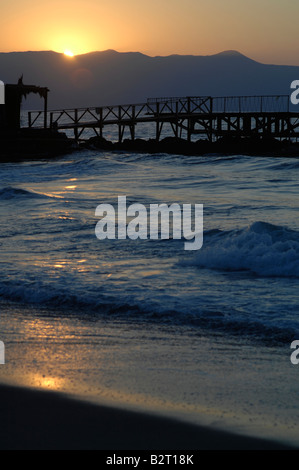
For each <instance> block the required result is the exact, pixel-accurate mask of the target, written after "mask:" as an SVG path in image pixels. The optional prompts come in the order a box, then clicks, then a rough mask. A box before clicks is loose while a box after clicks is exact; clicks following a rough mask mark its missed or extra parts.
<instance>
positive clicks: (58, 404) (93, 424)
mask: <svg viewBox="0 0 299 470" xmlns="http://www.w3.org/2000/svg"><path fill="white" fill-rule="evenodd" d="M0 416H1V424H2V425H1V427H0V449H1V450H131V449H134V450H166V449H171V450H178V449H180V450H194V449H196V450H292V449H296V447H292V446H291V445H287V444H283V443H280V442H276V441H274V440H264V439H260V438H254V437H247V436H243V435H239V434H233V433H230V432H227V431H222V430H216V429H213V428H210V427H207V426H200V425H193V424H191V423H186V422H183V421H180V420H178V419H173V418H168V417H164V416H162V415H158V414H151V413H147V412H137V411H129V410H126V409H124V408H118V407H114V406H107V405H96V404H94V403H91V402H87V401H86V402H85V401H83V400H82V401H80V400H79V399H77V398H72V397H68V396H66V395H64V394H61V393H58V392H48V391H39V390H35V389H30V388H27V387H18V386H12V385H7V384H2V383H0Z"/></svg>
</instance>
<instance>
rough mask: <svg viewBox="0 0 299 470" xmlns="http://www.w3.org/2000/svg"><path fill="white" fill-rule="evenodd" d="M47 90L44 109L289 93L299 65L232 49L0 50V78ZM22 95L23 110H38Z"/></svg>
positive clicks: (36, 101) (34, 102) (298, 74)
mask: <svg viewBox="0 0 299 470" xmlns="http://www.w3.org/2000/svg"><path fill="white" fill-rule="evenodd" d="M22 74H23V77H24V78H23V80H24V83H26V84H32V85H39V86H47V87H48V88H49V89H50V94H49V109H59V108H74V107H87V106H102V105H109V104H125V103H140V102H144V101H146V99H147V98H151V97H162V96H167V97H168V96H197V95H212V96H224V95H225V96H229V95H261V94H269V95H270V94H289V93H290V83H291V81H293V80H296V79H299V67H296V66H284V65H267V64H262V63H259V62H256V61H254V60H252V59H250V58H248V57H246V56H244V55H243V54H241V53H239V52H237V51H224V52H221V53H219V54H215V55H210V56H191V55H170V56H165V57H159V56H157V57H150V56H147V55H145V54H141V53H139V52H127V53H120V52H116V51H114V50H107V51H102V52H91V53H88V54H83V55H78V56H75V57H74V58H68V57H66V56H65V55H64V54H60V53H56V52H53V51H36V52H30V51H29V52H11V53H0V79H1V80H3V81H4V83H17V81H18V78H19V77H20V76H21V75H22ZM41 106H42V104H41V102H40V101H39V99H38V98H37V97H28V98H27V100H26V101H25V102H24V103H23V108H24V109H39V108H41Z"/></svg>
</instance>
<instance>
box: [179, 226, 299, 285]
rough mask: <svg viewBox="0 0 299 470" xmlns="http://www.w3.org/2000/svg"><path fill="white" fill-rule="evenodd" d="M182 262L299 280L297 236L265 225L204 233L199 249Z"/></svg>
mask: <svg viewBox="0 0 299 470" xmlns="http://www.w3.org/2000/svg"><path fill="white" fill-rule="evenodd" d="M184 263H187V264H191V265H196V266H199V267H204V268H209V269H217V270H224V271H249V272H251V273H253V274H255V275H258V276H266V277H299V233H298V232H297V231H294V230H290V229H288V228H286V227H281V226H278V225H272V224H269V223H266V222H255V223H253V224H251V225H250V226H248V227H246V228H243V229H240V230H230V231H220V230H213V231H210V232H207V233H206V234H204V243H203V247H202V249H201V250H200V251H199V252H198V253H197V254H196V256H195V257H194V258H193V259H192V260H188V261H184Z"/></svg>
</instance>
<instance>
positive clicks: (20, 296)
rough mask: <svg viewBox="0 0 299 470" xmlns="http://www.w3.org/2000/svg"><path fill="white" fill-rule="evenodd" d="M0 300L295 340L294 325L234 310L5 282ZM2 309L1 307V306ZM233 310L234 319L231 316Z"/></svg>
mask: <svg viewBox="0 0 299 470" xmlns="http://www.w3.org/2000/svg"><path fill="white" fill-rule="evenodd" d="M0 301H4V302H5V303H7V301H10V302H13V303H17V304H20V305H26V306H27V307H28V306H34V307H37V306H41V307H42V308H43V311H45V310H44V309H48V312H49V314H50V315H55V316H70V315H75V316H78V315H79V316H80V317H82V318H85V319H88V318H92V321H94V320H95V318H97V317H98V316H99V317H101V318H109V319H112V318H113V319H114V320H121V321H122V320H125V321H126V323H129V322H133V323H136V322H137V323H146V324H148V325H150V324H152V323H154V324H160V325H168V326H169V327H171V328H173V327H174V328H175V327H182V326H183V327H187V328H190V329H191V331H192V334H202V333H203V332H207V333H208V334H209V333H210V334H213V335H214V334H228V335H231V336H235V337H241V336H242V338H243V339H245V338H247V339H248V340H252V341H254V342H258V343H262V344H266V345H268V346H274V345H275V346H283V345H285V344H289V343H290V341H291V340H292V339H295V338H297V337H298V331H299V329H298V325H297V323H296V322H290V323H283V322H282V324H278V323H275V324H272V323H271V322H265V323H264V322H263V321H259V320H257V319H251V320H250V321H249V320H248V319H244V318H242V317H241V316H240V315H239V314H238V311H237V310H236V311H234V308H232V307H230V308H229V314H228V312H227V311H226V310H227V309H225V307H224V308H223V309H222V310H213V309H211V308H209V309H207V308H201V307H199V306H197V308H196V310H194V309H192V308H190V307H188V305H181V306H180V307H179V308H171V306H169V305H168V306H166V305H162V304H161V303H159V302H155V301H153V302H149V301H142V302H140V301H138V300H137V299H133V298H129V297H127V298H126V297H124V298H119V297H118V296H113V295H108V296H105V295H101V294H97V295H92V293H90V292H89V293H88V291H86V292H85V293H83V292H76V293H74V292H70V291H69V290H68V289H67V288H66V289H64V288H63V287H60V288H57V286H56V288H55V287H54V288H50V287H49V286H46V285H43V284H42V283H41V282H40V281H37V282H33V283H32V282H31V283H30V282H21V283H20V282H17V283H15V282H7V281H5V282H4V283H2V284H0ZM4 308H5V306H4ZM232 311H234V318H232V317H231V313H232Z"/></svg>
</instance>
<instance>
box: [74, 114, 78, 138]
mask: <svg viewBox="0 0 299 470" xmlns="http://www.w3.org/2000/svg"><path fill="white" fill-rule="evenodd" d="M74 134H75V140H76V141H77V140H78V109H77V108H76V109H75V127H74Z"/></svg>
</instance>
